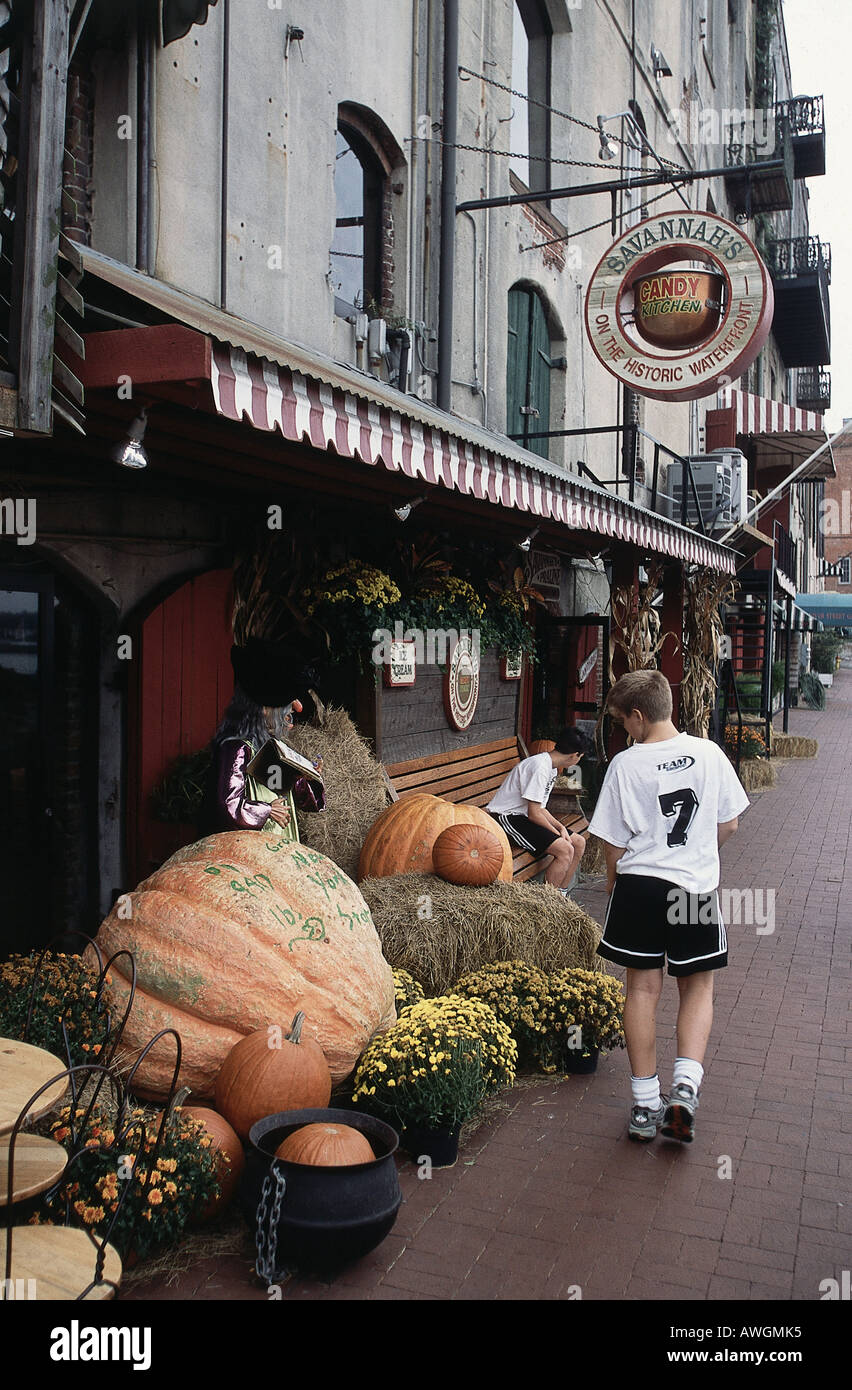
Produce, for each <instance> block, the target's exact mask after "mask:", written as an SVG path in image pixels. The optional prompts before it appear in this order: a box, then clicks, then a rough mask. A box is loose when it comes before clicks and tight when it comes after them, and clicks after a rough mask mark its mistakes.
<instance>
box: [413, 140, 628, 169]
mask: <svg viewBox="0 0 852 1390" xmlns="http://www.w3.org/2000/svg"><path fill="white" fill-rule="evenodd" d="M418 139H419V140H420V143H421V144H424V145H447V146H448V147H449V148H452V149H454V150H470V151H471V152H472V153H473V154H496V155H498V156H499V157H500V158H501V159H526V160H529V162H530V163H531V164H570V165H572V166H573V167H574V168H576V169H600V167H601V166H600V162H599V161H596V160H594V159H556V158H555V157H554V156H553V155H550V156H548V155H546V154H513V153H512V151H511V150H495V149H492V148H490V147H489V146H487V145H459V144H457V143H456V142H455V141H451V140H440V139H439V138H438V137H437V136H436V135H429V136H426V135H424V136H419V137H418Z"/></svg>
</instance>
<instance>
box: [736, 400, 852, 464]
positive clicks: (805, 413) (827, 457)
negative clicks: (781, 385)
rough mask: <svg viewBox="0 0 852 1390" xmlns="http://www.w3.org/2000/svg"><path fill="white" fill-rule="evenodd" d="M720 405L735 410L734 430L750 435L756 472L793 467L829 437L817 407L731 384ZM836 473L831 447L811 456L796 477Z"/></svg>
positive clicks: (739, 433) (737, 432) (750, 449)
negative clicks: (802, 407) (804, 407)
mask: <svg viewBox="0 0 852 1390" xmlns="http://www.w3.org/2000/svg"><path fill="white" fill-rule="evenodd" d="M721 409H723V410H728V411H731V412H732V413H733V414H732V425H733V432H734V434H735V435H739V436H746V437H747V438H748V440H749V451H750V453H751V454H752V456H753V459H754V466H755V469H756V471H757V472H762V471H763V470H764V469H773V468H786V469H788V470H792V469H793V468H795V467H796V466H797V465H798V464H800V463H802V462H803V461H804V460H805V459H807V458H808V457H809V455H811V454H813V453H814V452H815V451H816V450H817V449H819V447H820V445H821V444H824V443H826V442H827V440H828V433H827V431H826V429H825V427H824V425H823V419H822V416H821V415H820V414H818V413H817V411H815V410H800V409H799V408H798V406H793V405H785V403H784V402H783V401H773V400H769V399H768V398H767V397H765V396H753V395H750V394H749V392H747V391H737V390H736V389H735V388H733V387H730V386H729V387H726V388H725V390H724V391H722V393H721ZM731 443H733V439H732V440H731ZM835 474H836V469H835V467H834V459H833V457H832V453H831V449H830V448H827V449H824V450H823V452H822V453H821V454H818V455H817V457H816V458H814V459H812V461H811V462H810V463H809V464H808V467H807V468H806V469H804V470H803V472H802V473H801V474H800V475H799V477H798V478H797V479H796V481H797V482H805V481H807V480H809V479H813V478H833V477H834V476H835Z"/></svg>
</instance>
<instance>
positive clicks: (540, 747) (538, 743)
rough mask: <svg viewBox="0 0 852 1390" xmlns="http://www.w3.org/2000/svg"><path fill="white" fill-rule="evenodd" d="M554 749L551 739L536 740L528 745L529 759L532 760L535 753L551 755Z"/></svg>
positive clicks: (554, 745)
mask: <svg viewBox="0 0 852 1390" xmlns="http://www.w3.org/2000/svg"><path fill="white" fill-rule="evenodd" d="M555 747H556V744H555V743H554V742H553V739H552V738H537V739H536V740H535V743H531V744H530V757H531V758H534V757H535V755H536V753H552V752H553V750H554V748H555Z"/></svg>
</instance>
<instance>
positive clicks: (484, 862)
mask: <svg viewBox="0 0 852 1390" xmlns="http://www.w3.org/2000/svg"><path fill="white" fill-rule="evenodd" d="M432 862H433V864H434V865H435V873H436V874H438V875H439V876H440V877H441V878H445V879H446V880H447V882H448V883H459V884H468V885H470V886H471V887H482V886H483V885H484V884H486V883H493V882H494V880H495V879H496V878H497V875H498V874H499V873H500V870H501V868H502V867H503V847H502V845H501V844H500V841H499V840H498V839H497V836H496V835H495V834H493V832H492V831H491V830H486V829H484V827H483V826H481V825H450V826H448V827H447V829H446V830H442V831H441V833H440V835H439V836H438V838H437V840H436V841H435V843H434V845H433V846H432Z"/></svg>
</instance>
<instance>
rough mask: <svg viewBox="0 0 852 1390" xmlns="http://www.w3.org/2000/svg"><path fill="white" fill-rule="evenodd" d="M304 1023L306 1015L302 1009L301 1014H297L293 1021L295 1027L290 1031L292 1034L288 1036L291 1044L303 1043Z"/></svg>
mask: <svg viewBox="0 0 852 1390" xmlns="http://www.w3.org/2000/svg"><path fill="white" fill-rule="evenodd" d="M304 1021H305V1015H304V1014H303V1012H302V1010H301V1009H300V1010H299V1012H298V1013H297V1014H296V1017H295V1018H294V1019H293V1025H292V1027H291V1029H290V1032H289V1033H288V1034H287V1038H288V1040H289V1041H290V1042H291V1043H299V1042H301V1041H302V1024H303V1023H304Z"/></svg>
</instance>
